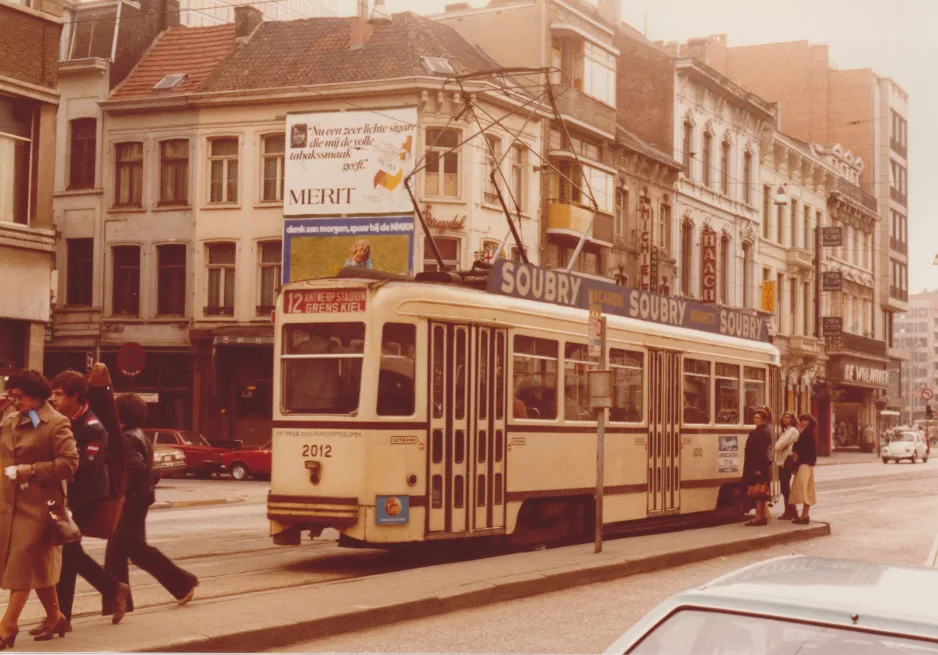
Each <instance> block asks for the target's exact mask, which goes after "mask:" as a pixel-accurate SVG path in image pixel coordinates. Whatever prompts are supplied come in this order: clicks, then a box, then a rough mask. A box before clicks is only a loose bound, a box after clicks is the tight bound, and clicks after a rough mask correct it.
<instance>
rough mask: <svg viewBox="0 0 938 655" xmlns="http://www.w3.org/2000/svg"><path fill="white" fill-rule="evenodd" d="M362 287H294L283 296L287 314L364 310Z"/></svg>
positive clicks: (338, 312) (284, 308) (337, 312)
mask: <svg viewBox="0 0 938 655" xmlns="http://www.w3.org/2000/svg"><path fill="white" fill-rule="evenodd" d="M365 301H366V291H365V290H364V289H296V290H289V291H287V292H286V293H285V295H284V297H283V311H284V312H285V313H287V314H340V313H345V312H363V311H365Z"/></svg>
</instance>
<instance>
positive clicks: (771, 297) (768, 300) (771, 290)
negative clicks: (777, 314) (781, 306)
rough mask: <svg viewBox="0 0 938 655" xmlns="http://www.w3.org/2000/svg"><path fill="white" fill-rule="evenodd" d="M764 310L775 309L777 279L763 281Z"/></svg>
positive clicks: (771, 310)
mask: <svg viewBox="0 0 938 655" xmlns="http://www.w3.org/2000/svg"><path fill="white" fill-rule="evenodd" d="M762 310H763V311H766V312H774V311H775V281H774V280H766V281H765V282H763V283H762Z"/></svg>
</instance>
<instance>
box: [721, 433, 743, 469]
mask: <svg viewBox="0 0 938 655" xmlns="http://www.w3.org/2000/svg"><path fill="white" fill-rule="evenodd" d="M718 438H719V447H720V450H719V452H717V473H739V437H735V436H734V437H718Z"/></svg>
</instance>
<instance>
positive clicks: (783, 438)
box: [775, 412, 799, 521]
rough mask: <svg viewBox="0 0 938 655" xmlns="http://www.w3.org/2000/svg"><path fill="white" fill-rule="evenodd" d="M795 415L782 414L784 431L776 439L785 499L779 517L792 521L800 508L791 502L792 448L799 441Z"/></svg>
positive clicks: (779, 472) (776, 452) (776, 460)
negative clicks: (783, 509)
mask: <svg viewBox="0 0 938 655" xmlns="http://www.w3.org/2000/svg"><path fill="white" fill-rule="evenodd" d="M796 422H797V421H796V420H795V415H794V414H792V413H791V412H785V413H784V414H782V418H781V419H780V423H781V424H782V433H781V434H780V435H779V437H778V439H777V440H776V441H775V464H776V466H777V467H778V481H779V483H780V484H781V487H782V498H783V499H784V501H785V512H784V513H783V514H782V515H781V516H779V517H778V518H779V519H780V520H782V521H791V520H792V519H796V518H798V510H797V509H796V508H795V506H794V505H792V504H791V501H790V496H791V477H792V475H794V473H795V465H794V462H793V460H792V455H791V453H792V450H793V449H794V447H795V442H796V441H798V434H799V433H798V428H797V427H795V423H796Z"/></svg>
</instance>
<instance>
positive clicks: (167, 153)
mask: <svg viewBox="0 0 938 655" xmlns="http://www.w3.org/2000/svg"><path fill="white" fill-rule="evenodd" d="M188 204H189V141H188V139H173V140H171V141H163V142H162V143H160V205H188Z"/></svg>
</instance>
